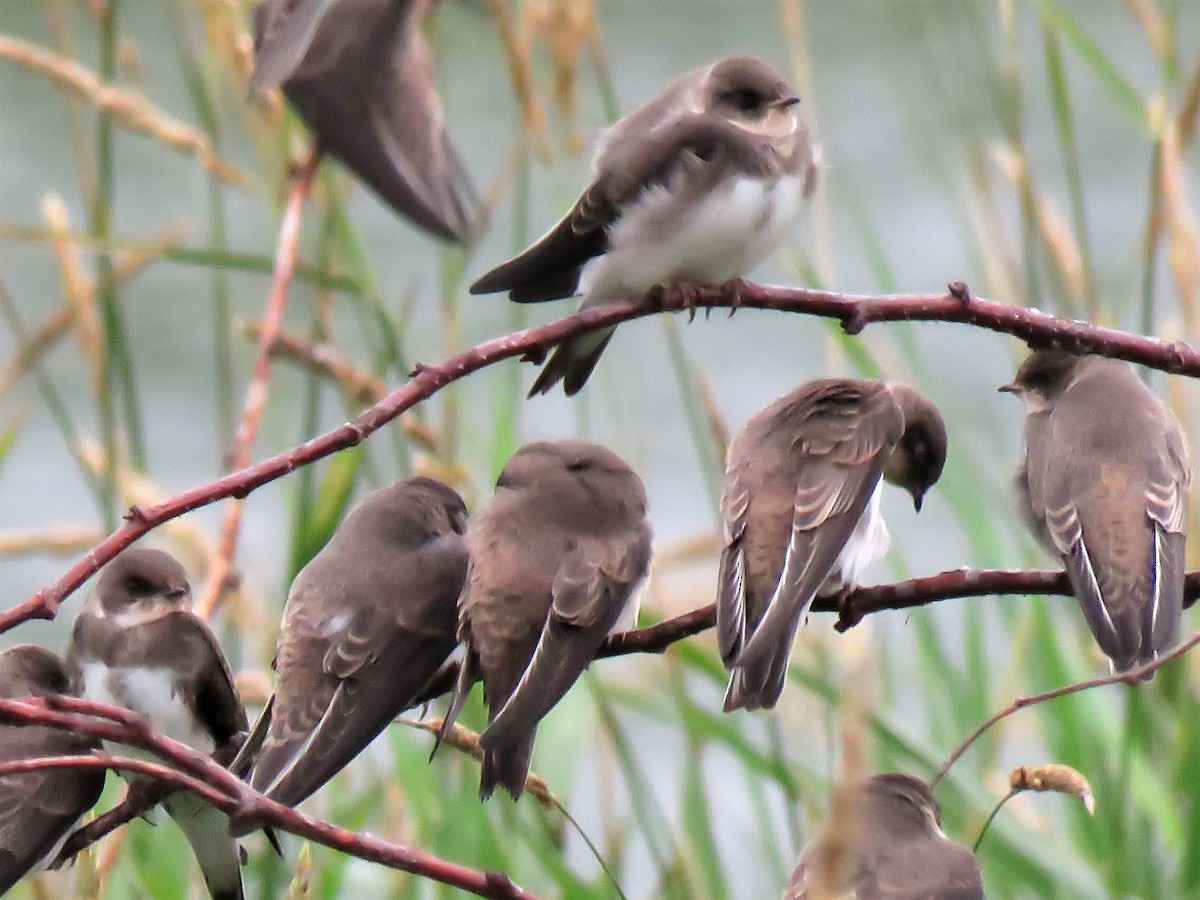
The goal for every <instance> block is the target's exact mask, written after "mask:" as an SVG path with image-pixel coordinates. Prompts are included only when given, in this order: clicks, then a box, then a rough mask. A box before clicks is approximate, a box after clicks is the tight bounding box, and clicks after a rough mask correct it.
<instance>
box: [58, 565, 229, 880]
mask: <svg viewBox="0 0 1200 900" xmlns="http://www.w3.org/2000/svg"><path fill="white" fill-rule="evenodd" d="M191 605H192V596H191V589H190V587H189V586H188V581H187V573H186V572H185V571H184V569H183V566H181V565H180V564H179V563H178V561H176V560H175V559H174V558H173V557H171V556H170V555H168V554H166V553H164V552H162V551H161V550H151V549H146V548H142V547H133V548H131V549H129V550H126V551H125V552H124V553H122V554H121V555H120V556H118V557H117V558H116V559H114V560H113V561H112V562H111V563H109V564H108V565H107V566H105V568H104V570H103V571H102V572H101V573H100V581H99V583H98V584H97V585H96V590H95V591H94V592H93V594H92V596H91V597H90V598H89V599H88V603H87V606H86V607H85V609H84V610H83V611H82V612H81V613H80V614H79V616H78V617H77V618H76V619H75V628H74V631H73V632H72V634H71V643H70V647H69V650H68V654H67V659H68V665H69V666H70V667H71V668H72V670H73V671H75V672H77V673H78V677H79V678H80V683H81V686H82V690H81V692H80V693H81V694H82V696H84V697H86V698H87V699H89V700H94V701H97V702H99V703H110V704H113V705H115V706H123V707H125V708H126V709H129V710H132V711H133V712H135V713H137V714H139V715H141V716H144V717H146V718H147V719H148V720H149V721H150V724H151V725H152V726H153V727H154V728H155V729H156V730H157V731H159V732H160V733H162V734H164V735H166V736H167V737H170V738H174V739H175V740H177V741H180V742H182V743H184V744H187V745H188V746H189V747H191V748H192V749H194V750H198V751H200V752H201V753H209V754H211V753H213V752H215V751H217V750H227V749H228V748H230V747H231V746H233V742H235V741H236V740H237V739H239V738H241V737H243V736H244V735H245V733H246V731H247V730H248V726H247V721H246V710H245V709H244V708H243V707H242V701H241V700H240V698H239V697H238V695H237V691H236V690H235V689H234V686H233V675H232V674H231V673H230V671H229V665H228V663H226V661H225V656H224V654H223V653H222V652H221V647H220V645H219V644H218V643H217V639H216V636H215V635H213V633H212V631H211V630H209V627H208V625H206V624H205V622H204V620H203V619H201V618H200V617H199V616H197V615H196V614H195V613H194V612H192V608H191ZM113 750H114V752H117V753H121V754H123V755H134V756H137V755H144V754H141V752H140V751H137V750H134V749H131V748H128V747H117V748H113ZM163 806H164V807H165V808H166V810H167V812H168V813H169V814H170V816H171V818H172V819H174V820H175V822H176V823H178V825H179V827H180V828H181V829H182V830H183V833H184V835H185V836H186V837H187V839H188V843H189V844H191V845H192V850H193V851H194V852H195V854H196V860H197V861H198V862H199V863H200V870H201V872H202V873H203V875H204V881H205V883H206V884H207V885H208V890H209V892H210V893H211V894H212V896H213V898H214V900H241V898H242V896H243V895H242V876H241V857H240V851H239V848H238V845H237V842H236V841H235V840H234V839H233V838H232V837H231V836H230V833H229V818H228V816H226V815H225V813H223V812H221V811H220V810H218V809H216V808H214V807H212V806H209V805H208V804H207V803H205V802H204V801H203V800H201V799H199V798H198V797H196V796H195V795H194V794H189V793H187V792H186V791H179V792H177V793H174V794H171V795H170V796H169V797H168V798H167V799H166V800H164V801H163Z"/></svg>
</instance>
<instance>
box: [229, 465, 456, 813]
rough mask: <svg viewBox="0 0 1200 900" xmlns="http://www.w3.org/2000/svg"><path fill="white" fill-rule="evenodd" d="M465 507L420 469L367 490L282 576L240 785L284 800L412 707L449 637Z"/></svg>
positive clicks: (321, 778)
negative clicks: (264, 694) (278, 624)
mask: <svg viewBox="0 0 1200 900" xmlns="http://www.w3.org/2000/svg"><path fill="white" fill-rule="evenodd" d="M466 521H467V508H466V506H465V505H464V504H463V501H462V498H461V497H459V496H458V494H457V493H455V491H454V490H453V489H451V488H449V487H447V486H446V485H444V484H442V483H441V482H440V481H436V480H435V479H433V478H426V477H424V476H414V477H411V478H403V479H401V480H400V481H397V482H396V483H394V484H392V485H389V486H388V487H385V488H381V489H380V490H377V491H375V492H374V493H372V494H370V495H368V496H367V497H366V499H364V500H363V501H362V503H360V504H359V505H358V506H357V507H356V508H355V509H354V510H352V511H351V513H350V514H349V515H348V516H347V517H346V520H345V521H344V522H343V523H342V524H341V526H339V527H338V529H337V531H335V532H334V534H333V537H332V538H331V539H330V540H329V543H328V544H326V545H325V547H324V548H323V549H322V550H321V552H320V553H318V554H317V555H316V556H314V557H313V558H312V560H311V561H310V562H309V563H308V565H306V566H305V567H304V568H303V569H302V570H301V571H300V573H299V574H298V575H297V576H296V579H295V581H293V582H292V589H291V591H290V592H289V594H288V601H287V606H286V608H285V609H284V615H283V630H282V633H281V634H280V637H279V646H278V649H277V651H276V654H275V671H276V673H277V675H278V683H277V684H276V687H275V693H274V694H273V695H272V696H271V699H270V700H269V701H268V703H267V708H266V710H264V713H263V717H264V718H263V720H262V721H260V724H259V725H257V726H255V731H256V732H259V731H260V729H265V732H264V733H265V739H264V741H263V742H262V747H261V750H260V751H259V752H258V754H257V757H256V758H255V759H254V763H253V767H252V768H251V770H250V774H249V776H248V779H247V780H248V781H249V782H250V784H251V785H252V786H253V787H254V788H255V789H256V790H258V791H261V792H263V793H264V794H266V795H267V796H268V797H270V798H271V799H272V800H275V801H277V802H279V803H283V804H285V805H287V806H294V805H295V804H297V803H299V802H300V801H301V800H303V799H305V798H306V797H308V796H309V795H310V794H312V793H313V792H314V791H315V790H317V789H318V788H319V787H321V786H322V785H323V784H325V782H326V781H328V780H329V779H330V778H332V777H333V776H334V775H335V774H336V773H337V772H339V771H341V769H342V768H344V767H345V766H346V765H347V764H348V763H349V762H350V761H351V760H352V759H353V758H354V757H355V756H357V755H358V754H359V753H360V752H362V750H363V749H365V748H366V746H367V745H368V744H370V743H371V741H373V740H374V739H375V738H376V737H377V736H378V735H379V733H380V732H382V731H383V730H384V729H385V728H386V727H387V726H388V724H389V723H390V722H391V721H392V719H394V718H395V717H396V716H398V715H399V714H400V713H402V712H403V711H404V710H406V709H408V708H409V707H411V706H413V705H414V704H415V703H416V702H417V701H418V699H419V697H420V691H421V690H422V688H424V687H425V686H426V685H427V684H428V683H429V681H430V680H431V679H432V678H433V677H434V676H435V675H436V674H437V672H438V670H439V669H440V668H441V667H442V666H443V665H445V664H446V662H447V659H448V658H449V657H450V655H451V653H452V652H453V651H454V648H455V646H456V645H457V643H458V640H457V637H456V631H457V624H458V611H457V602H458V596H459V594H460V593H461V592H462V587H463V579H464V578H465V577H466V573H467V545H466V541H465V539H464V537H463V532H464V531H465V530H466Z"/></svg>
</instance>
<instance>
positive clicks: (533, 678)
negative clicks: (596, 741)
mask: <svg viewBox="0 0 1200 900" xmlns="http://www.w3.org/2000/svg"><path fill="white" fill-rule="evenodd" d="M467 543H468V546H469V547H470V552H471V563H470V568H469V570H468V573H467V584H466V588H465V589H464V591H463V595H462V599H461V600H460V601H459V637H460V639H461V641H462V642H463V644H464V645H465V648H466V653H467V656H466V660H465V661H464V663H463V666H462V669H461V670H460V675H459V679H458V684H457V686H456V688H455V695H454V699H453V701H452V703H451V708H450V711H449V712H448V713H447V714H446V719H445V724H444V727H443V734H444V733H445V729H448V728H449V727H450V725H451V724H452V723H453V721H454V719H455V718H456V717H457V715H458V713H459V711H460V710H461V709H462V704H463V702H464V701H465V700H466V696H467V694H468V693H469V692H470V689H471V685H472V684H473V683H474V681H475V680H476V678H477V677H480V676H481V677H482V679H483V695H484V699H485V700H486V702H487V706H488V727H487V729H486V730H485V731H484V732H483V734H482V736H481V738H480V742H481V744H482V747H483V770H482V774H481V777H480V784H479V793H480V795H481V796H482V797H484V798H486V797H489V796H491V794H492V792H493V791H494V790H495V789H496V788H497V787H502V788H504V789H505V790H507V791H508V792H509V793H510V794H511V795H512V796H513V797H514V798H515V797H519V796H520V795H521V792H522V791H523V790H524V789H525V779H526V777H527V776H528V774H529V764H530V758H531V756H532V754H533V740H534V735H535V733H536V732H537V726H538V722H540V721H541V719H542V717H543V716H545V715H546V713H548V712H549V711H550V710H551V709H552V708H553V707H554V705H555V704H556V703H557V702H558V701H559V700H560V699H562V697H563V695H564V694H566V692H567V690H568V689H569V688H570V687H571V685H572V684H574V683H575V680H576V679H577V678H578V677H579V675H580V674H581V673H582V672H583V670H584V669H586V668H587V667H588V665H589V664H590V663H591V661H592V659H593V658H594V657H595V655H596V651H597V650H598V649H599V648H600V645H601V644H602V643H603V642H604V639H605V638H606V637H607V636H608V635H609V634H610V633H611V632H613V631H616V630H624V628H625V627H628V626H630V625H632V624H633V622H634V621H635V620H636V617H637V604H636V600H635V591H636V589H637V587H638V585H639V584H640V583H641V582H642V580H643V579H644V578H645V577H646V572H647V570H648V569H649V565H650V525H649V523H648V522H647V521H646V491H645V488H644V487H643V485H642V480H641V479H640V478H639V477H638V476H637V474H636V473H635V472H634V471H633V470H632V469H630V468H629V466H627V465H626V464H625V462H624V461H623V460H622V459H621V458H620V457H618V456H617V455H616V454H615V453H613V452H612V451H610V450H607V449H605V448H604V447H600V446H597V445H596V444H589V443H585V442H583V441H578V440H565V441H553V442H549V441H540V442H537V443H532V444H526V445H525V446H524V447H522V448H520V449H519V450H518V451H517V452H516V453H514V454H513V456H512V458H511V459H510V460H509V461H508V464H507V465H505V467H504V471H502V472H501V473H500V478H499V479H498V480H497V482H496V494H495V497H494V498H493V499H492V502H491V505H490V506H489V507H488V508H487V509H486V510H485V511H484V512H483V513H482V514H481V515H479V516H477V517H476V518H475V519H474V520H473V521H472V523H471V527H470V528H469V529H468V532H467Z"/></svg>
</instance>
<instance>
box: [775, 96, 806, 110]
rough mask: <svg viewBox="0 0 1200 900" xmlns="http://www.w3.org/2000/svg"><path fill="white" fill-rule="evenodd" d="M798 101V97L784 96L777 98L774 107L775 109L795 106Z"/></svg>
mask: <svg viewBox="0 0 1200 900" xmlns="http://www.w3.org/2000/svg"><path fill="white" fill-rule="evenodd" d="M799 102H800V98H799V97H784V98H783V99H782V100H779V101H777V102H776V103H775V108H776V109H791V108H792V107H793V106H795V105H796V104H797V103H799Z"/></svg>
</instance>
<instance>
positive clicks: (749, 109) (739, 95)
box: [729, 88, 763, 113]
mask: <svg viewBox="0 0 1200 900" xmlns="http://www.w3.org/2000/svg"><path fill="white" fill-rule="evenodd" d="M729 102H730V103H731V104H732V105H733V106H735V107H737V108H738V109H740V110H741V111H742V112H744V113H753V112H758V111H759V110H760V109H762V106H763V96H762V94H760V93H759V92H758V91H755V90H751V89H750V88H742V89H741V90H737V91H731V92H730V93H729Z"/></svg>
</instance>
